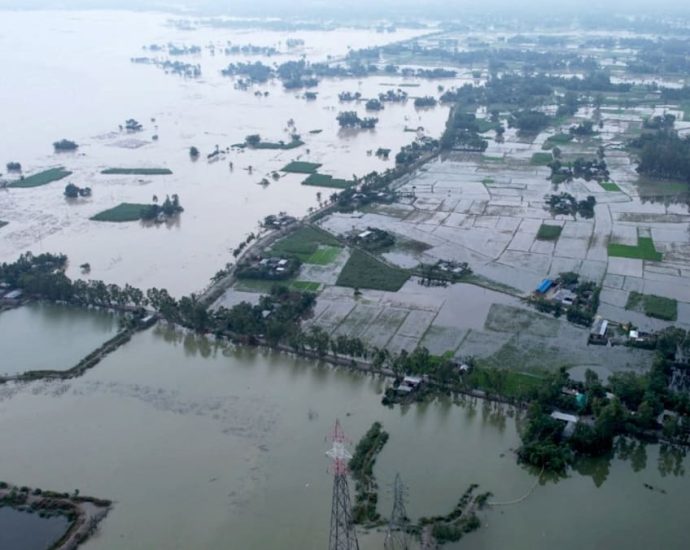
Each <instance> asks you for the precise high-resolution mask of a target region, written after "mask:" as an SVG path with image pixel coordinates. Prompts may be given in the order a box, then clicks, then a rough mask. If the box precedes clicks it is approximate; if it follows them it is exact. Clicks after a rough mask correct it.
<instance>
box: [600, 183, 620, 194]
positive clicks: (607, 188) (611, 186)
mask: <svg viewBox="0 0 690 550" xmlns="http://www.w3.org/2000/svg"><path fill="white" fill-rule="evenodd" d="M599 185H601V187H602V188H603V189H604V191H611V192H613V191H620V190H621V188H620V187H618V185H617V184H615V183H613V182H612V181H607V182H604V183H600V184H599Z"/></svg>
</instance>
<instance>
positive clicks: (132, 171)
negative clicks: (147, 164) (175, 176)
mask: <svg viewBox="0 0 690 550" xmlns="http://www.w3.org/2000/svg"><path fill="white" fill-rule="evenodd" d="M101 174H107V175H121V176H169V175H170V174H172V170H169V169H168V168H106V169H105V170H103V171H101Z"/></svg>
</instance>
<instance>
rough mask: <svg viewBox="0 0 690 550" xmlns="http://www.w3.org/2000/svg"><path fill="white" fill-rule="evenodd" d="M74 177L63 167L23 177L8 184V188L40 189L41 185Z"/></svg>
mask: <svg viewBox="0 0 690 550" xmlns="http://www.w3.org/2000/svg"><path fill="white" fill-rule="evenodd" d="M70 175H72V172H70V171H69V170H65V169H64V168H62V167H59V168H50V169H48V170H44V171H43V172H39V173H38V174H33V175H32V176H26V177H22V178H20V179H18V180H15V181H13V182H11V183H9V184H8V187H39V186H41V185H47V184H48V183H52V182H54V181H58V180H61V179H62V178H66V177H67V176H70Z"/></svg>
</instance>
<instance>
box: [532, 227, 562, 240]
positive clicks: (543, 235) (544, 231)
mask: <svg viewBox="0 0 690 550" xmlns="http://www.w3.org/2000/svg"><path fill="white" fill-rule="evenodd" d="M562 231H563V228H562V227H561V226H560V225H547V224H545V223H543V224H541V226H540V227H539V231H537V239H539V240H540V241H555V240H557V239H558V237H560V236H561V232H562Z"/></svg>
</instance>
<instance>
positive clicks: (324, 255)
mask: <svg viewBox="0 0 690 550" xmlns="http://www.w3.org/2000/svg"><path fill="white" fill-rule="evenodd" d="M340 251H341V248H340V247H339V246H322V247H319V248H318V249H317V250H316V251H315V252H314V253H313V254H312V255H311V256H309V257H308V258H307V259H306V260H305V261H304V263H307V264H315V265H328V264H330V263H332V262H333V261H334V260H335V259H336V258H337V257H338V254H340Z"/></svg>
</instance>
